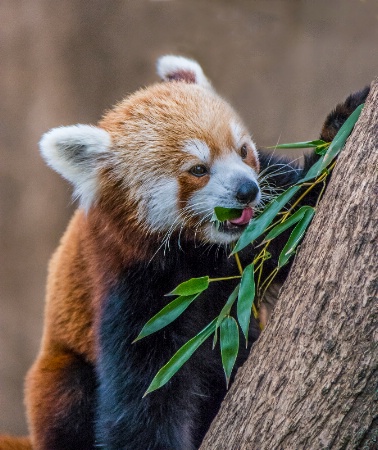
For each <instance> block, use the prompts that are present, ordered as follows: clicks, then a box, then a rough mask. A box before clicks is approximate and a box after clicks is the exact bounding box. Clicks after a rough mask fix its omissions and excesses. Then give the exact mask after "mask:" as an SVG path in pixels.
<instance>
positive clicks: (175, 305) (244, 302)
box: [134, 105, 363, 395]
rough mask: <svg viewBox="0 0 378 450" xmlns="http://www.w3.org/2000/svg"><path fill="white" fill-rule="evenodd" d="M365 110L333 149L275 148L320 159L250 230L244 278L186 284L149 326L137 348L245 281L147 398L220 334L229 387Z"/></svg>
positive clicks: (320, 144)
mask: <svg viewBox="0 0 378 450" xmlns="http://www.w3.org/2000/svg"><path fill="white" fill-rule="evenodd" d="M362 108H363V105H360V106H359V107H358V108H356V110H355V111H354V112H353V113H352V114H351V115H350V116H349V118H348V119H347V120H346V121H345V123H344V124H343V126H342V127H341V128H340V130H339V132H338V133H337V135H336V136H335V138H334V140H333V141H332V142H331V143H327V142H324V141H322V140H315V141H307V142H296V143H291V144H281V145H278V146H276V147H275V148H281V149H287V148H313V149H314V150H315V152H316V153H317V154H318V155H319V159H318V161H317V162H316V163H315V164H314V165H313V166H312V167H311V168H310V169H309V171H308V172H307V173H306V174H305V176H304V177H303V178H302V179H300V180H299V181H298V182H297V183H296V184H295V185H293V186H291V187H290V188H288V189H287V190H286V191H284V192H283V193H282V194H280V195H278V196H277V197H276V198H274V199H273V200H272V201H271V202H270V203H269V204H268V205H267V206H266V208H265V209H264V210H263V212H262V213H261V214H260V215H259V216H258V217H257V218H255V219H253V220H252V221H251V222H250V224H249V225H248V226H247V227H246V229H245V230H244V232H243V233H242V235H241V236H240V238H239V240H238V242H237V243H236V244H235V246H234V249H233V251H232V253H231V254H232V255H234V257H235V259H236V263H237V266H238V269H239V272H240V274H239V275H235V276H231V277H224V278H213V279H212V278H209V277H208V276H204V277H200V278H192V279H190V280H188V281H185V282H184V283H181V284H180V285H179V286H177V287H176V288H175V289H174V290H173V291H172V292H170V293H169V294H167V295H176V296H178V297H177V298H175V299H174V300H173V301H171V302H170V303H168V304H167V305H166V306H165V307H164V308H163V309H162V310H161V311H159V312H158V313H157V314H156V315H155V316H154V317H152V318H151V319H150V320H149V321H148V322H147V323H146V324H145V325H144V327H143V328H142V330H141V332H140V333H139V335H138V337H137V338H136V339H135V341H134V342H137V341H139V340H140V339H142V338H144V337H146V336H149V335H150V334H152V333H155V332H156V331H159V330H161V329H162V328H164V327H166V326H167V325H169V324H170V323H172V322H173V321H174V320H175V319H177V318H178V317H179V316H180V315H181V314H182V313H183V312H184V311H185V310H186V309H187V308H188V306H189V305H190V304H191V303H192V302H194V301H196V300H197V298H198V297H199V296H200V294H201V293H202V292H204V291H205V290H206V289H208V287H209V285H210V283H215V282H218V281H225V280H231V279H240V282H239V284H238V285H237V286H236V288H235V289H234V291H233V292H232V293H231V295H230V296H229V297H228V299H227V301H226V303H225V305H224V306H223V308H222V310H221V311H220V313H219V315H218V316H217V317H215V318H214V319H213V320H212V321H211V322H210V323H209V324H208V325H207V326H206V327H205V328H204V329H203V330H202V331H200V332H199V333H198V334H197V335H196V336H194V337H193V338H192V339H190V340H189V341H188V342H187V343H186V344H184V345H183V346H182V347H181V348H180V349H179V350H178V351H177V352H176V353H175V354H174V355H173V356H172V358H171V359H170V360H169V361H168V362H167V363H166V364H165V365H164V366H163V367H162V368H161V369H160V370H159V371H158V372H157V374H156V375H155V377H154V379H153V380H152V382H151V384H150V386H149V387H148V389H147V391H146V393H145V394H144V395H147V394H148V393H150V392H152V391H154V390H156V389H159V388H161V387H162V386H164V385H165V384H166V383H167V382H168V381H169V380H170V379H171V378H172V376H173V375H174V374H175V373H176V372H177V371H178V370H179V369H180V368H181V367H182V366H183V364H185V362H186V361H187V360H188V359H189V358H190V357H191V356H192V355H193V353H194V352H195V351H196V350H197V349H198V348H199V346H200V345H202V344H203V343H204V342H205V341H206V340H207V339H208V338H209V337H210V336H211V335H213V334H214V337H213V347H215V345H216V343H217V340H218V329H220V333H219V335H220V350H221V357H222V364H223V369H224V372H225V377H226V383H227V386H228V383H229V380H230V377H231V373H232V370H233V367H234V364H235V361H236V358H237V355H238V352H239V334H240V331H239V330H241V331H242V333H243V335H244V338H245V343H246V345H247V343H248V330H249V323H250V319H251V314H253V315H254V317H255V318H256V319H257V318H258V305H257V306H256V305H255V296H256V293H257V294H258V297H259V298H260V299H261V298H263V297H264V294H265V292H266V290H267V289H268V287H269V286H270V284H271V283H272V281H273V280H274V278H275V276H276V275H277V273H278V272H279V270H280V269H281V268H282V267H283V266H285V265H286V264H287V263H288V262H289V260H290V259H291V258H292V256H293V255H294V254H295V251H296V249H297V247H298V244H299V242H300V241H301V239H302V238H303V236H304V234H305V232H306V230H307V228H308V226H309V224H310V223H311V220H312V218H313V216H314V214H315V211H316V207H317V205H318V203H319V200H320V198H321V196H322V194H323V192H324V189H325V186H326V180H327V178H328V177H329V175H330V173H331V172H332V170H333V168H334V166H335V164H336V162H335V161H334V160H335V158H336V157H337V155H338V154H339V153H340V151H341V150H342V148H343V147H344V145H345V142H346V140H347V138H348V136H349V135H350V133H351V131H352V129H353V127H354V125H355V123H356V121H357V119H358V117H359V115H360V113H361V110H362ZM319 184H323V186H322V188H321V190H320V192H319V195H318V199H317V202H316V205H315V207H311V206H302V207H300V208H299V209H297V207H298V205H299V204H300V203H301V202H302V201H303V200H304V199H305V198H306V196H307V195H308V194H309V193H310V192H311V191H312V190H313V189H314V187H315V186H317V185H319ZM301 190H303V193H302V194H300V195H299V197H298V198H297V199H296V200H295V201H294V202H293V204H291V205H290V204H289V202H290V201H291V200H292V199H293V197H294V196H295V195H296V194H297V193H299V191H301ZM288 204H289V207H288V209H287V211H285V212H282V210H283V209H284V208H285V207H286V206H287V205H288ZM240 213H241V210H237V209H227V208H222V207H216V208H215V210H214V216H213V219H214V220H217V221H219V222H223V221H225V220H229V219H231V220H232V219H235V218H237V217H239V216H240ZM291 227H294V228H293V230H292V232H291V234H290V236H289V238H288V240H287V242H286V244H285V245H284V247H283V249H282V251H281V253H280V255H279V258H278V266H277V267H276V268H275V269H274V270H273V271H272V272H271V273H270V274H269V275H268V276H267V277H266V279H265V280H262V273H263V268H264V263H265V261H267V260H268V259H269V258H270V253H269V246H270V244H271V242H272V241H273V240H274V239H275V238H277V236H279V235H280V234H282V233H283V232H284V231H286V230H288V229H289V228H291ZM263 235H265V237H264V238H263V240H262V242H261V244H260V245H259V247H262V248H261V250H260V252H259V253H258V254H257V256H255V258H254V259H253V261H251V263H250V264H248V265H247V266H246V267H245V268H243V267H242V265H241V262H240V259H239V256H238V252H239V251H240V250H242V249H243V248H245V247H246V246H248V245H250V244H251V243H252V242H254V241H255V240H256V239H258V238H261V237H262V236H263ZM236 301H237V304H236V312H237V314H236V315H237V320H236V319H235V318H234V317H232V315H231V309H232V306H233V305H234V303H235V302H236Z"/></svg>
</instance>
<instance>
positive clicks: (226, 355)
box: [220, 316, 239, 388]
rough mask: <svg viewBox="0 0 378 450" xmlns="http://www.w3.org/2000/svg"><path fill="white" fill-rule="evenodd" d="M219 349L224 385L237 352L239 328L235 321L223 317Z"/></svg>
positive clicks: (229, 317) (227, 380) (228, 377)
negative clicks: (224, 376) (224, 379)
mask: <svg viewBox="0 0 378 450" xmlns="http://www.w3.org/2000/svg"><path fill="white" fill-rule="evenodd" d="M220 348H221V355H222V365H223V370H224V373H225V375H226V383H227V388H228V383H229V381H230V377H231V373H232V369H233V367H234V365H235V361H236V357H237V355H238V351H239V327H238V324H237V322H236V320H235V319H234V318H233V317H231V316H228V317H225V318H224V320H223V321H222V323H221V326H220Z"/></svg>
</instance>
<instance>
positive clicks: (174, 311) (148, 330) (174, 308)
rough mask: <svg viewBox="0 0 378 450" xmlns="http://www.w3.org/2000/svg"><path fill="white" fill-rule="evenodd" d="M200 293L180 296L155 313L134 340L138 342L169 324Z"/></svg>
mask: <svg viewBox="0 0 378 450" xmlns="http://www.w3.org/2000/svg"><path fill="white" fill-rule="evenodd" d="M199 295H200V294H192V295H187V296H180V297H178V298H176V299H175V300H173V301H172V302H170V303H168V305H166V306H164V308H163V309H161V310H160V311H159V312H158V313H157V314H155V315H154V316H153V317H152V318H151V319H150V320H149V321H148V322H147V323H146V324H145V325H144V327H143V328H142V331H141V332H140V333H139V335H138V337H137V338H136V339H135V340H134V341H133V343H134V342H137V341H139V340H140V339H143V338H144V337H146V336H149V335H150V334H152V333H156V331H159V330H161V329H162V328H164V327H166V326H167V325H169V324H170V323H171V322H173V321H174V320H176V319H177V317H179V316H180V314H182V313H183V312H184V311H185V310H186V308H187V307H188V306H189V305H190V304H191V303H192V302H193V300H195V299H196V298H197V297H198V296H199Z"/></svg>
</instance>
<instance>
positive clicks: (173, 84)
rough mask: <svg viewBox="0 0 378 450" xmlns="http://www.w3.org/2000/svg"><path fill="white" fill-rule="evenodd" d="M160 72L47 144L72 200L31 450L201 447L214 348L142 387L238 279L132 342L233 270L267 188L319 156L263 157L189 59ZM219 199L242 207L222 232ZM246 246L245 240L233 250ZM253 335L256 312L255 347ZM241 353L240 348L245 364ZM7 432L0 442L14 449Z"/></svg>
mask: <svg viewBox="0 0 378 450" xmlns="http://www.w3.org/2000/svg"><path fill="white" fill-rule="evenodd" d="M158 74H159V75H160V77H161V78H162V80H163V81H164V82H163V83H158V84H155V85H153V86H150V87H147V88H145V89H142V90H140V91H138V92H136V93H135V94H133V95H131V96H130V97H128V98H126V99H125V100H124V101H122V102H121V103H119V104H117V105H116V106H115V107H114V108H113V109H112V110H110V111H109V112H107V113H106V114H105V115H104V117H103V118H102V120H101V121H100V122H99V124H98V127H94V126H88V125H75V126H71V127H61V128H56V129H53V130H51V131H49V132H48V133H46V134H45V135H44V136H43V137H42V139H41V142H40V147H41V153H42V155H43V157H44V158H45V160H46V161H47V163H48V164H49V165H50V166H51V167H52V168H53V169H55V170H56V171H57V172H58V173H60V174H61V175H62V176H63V177H65V178H66V179H67V180H68V181H70V182H71V183H72V184H73V186H74V196H75V197H76V198H77V199H78V200H79V202H80V207H79V208H78V210H77V211H76V213H75V214H74V216H73V218H72V220H71V222H70V224H69V226H68V229H67V231H66V233H65V235H64V236H63V238H62V240H61V242H60V245H59V248H58V249H57V251H56V253H55V254H54V256H53V258H52V260H51V262H50V266H49V277H48V283H47V300H46V313H45V328H44V334H43V339H42V344H41V349H40V352H39V355H38V357H37V360H36V361H35V363H34V364H33V366H32V368H31V369H30V371H29V373H28V375H27V379H26V389H25V392H26V400H25V402H26V408H27V416H28V423H29V429H30V448H33V449H34V450H71V449H72V450H90V449H95V448H104V449H107V450H113V449H114V450H116V449H117V450H120V449H123V450H124V449H130V450H194V449H196V448H198V447H199V445H200V443H201V441H202V438H203V436H204V434H205V432H206V430H207V429H208V427H209V425H210V423H211V420H212V419H213V417H214V416H215V414H216V412H217V410H218V408H219V406H220V402H221V401H222V399H223V397H224V395H225V391H226V389H225V383H224V374H223V370H222V364H221V360H220V356H219V354H218V352H216V351H212V349H211V344H210V343H205V344H204V345H203V346H202V347H201V348H200V349H199V350H198V351H197V352H196V353H195V354H194V356H193V357H192V358H191V359H190V360H189V361H188V362H187V363H186V364H185V365H184V366H183V368H182V369H181V370H180V371H179V372H178V373H177V374H176V376H175V377H173V378H172V379H171V380H170V381H169V382H168V383H167V384H166V385H165V386H164V387H162V388H161V389H159V390H158V391H155V392H153V393H151V394H149V395H148V396H146V397H144V398H142V397H143V394H144V392H145V391H146V389H147V387H148V385H149V383H150V382H151V380H152V378H153V376H154V374H155V373H156V371H157V370H158V369H159V368H160V367H161V366H162V365H163V364H165V363H166V362H167V360H168V359H169V358H170V357H171V356H172V355H173V353H174V352H175V351H176V350H177V349H178V348H179V347H181V346H182V345H183V344H184V343H185V342H186V341H187V340H189V339H190V338H191V337H193V336H194V335H195V334H196V333H198V332H199V331H200V330H201V329H202V328H203V327H204V326H205V325H207V324H208V323H209V322H210V321H211V320H212V319H214V317H216V316H217V315H218V314H219V312H220V309H221V308H222V306H223V305H224V303H225V300H226V299H227V297H228V295H229V294H230V292H231V291H232V290H233V289H234V287H235V285H233V284H232V283H229V282H228V283H224V282H221V283H213V284H212V285H211V287H210V288H209V289H208V290H207V291H206V292H205V293H204V294H203V295H201V297H200V298H199V299H197V300H196V301H195V302H194V303H193V304H192V305H191V306H190V307H189V309H188V311H186V313H185V314H183V315H182V316H181V317H180V318H179V319H177V320H176V321H175V322H173V323H172V324H171V325H169V326H168V327H167V328H165V329H164V330H162V331H160V332H158V333H155V334H153V335H151V336H148V337H146V338H145V339H143V340H141V341H138V342H136V343H134V344H132V342H133V340H134V339H135V338H136V336H137V335H138V333H139V332H140V330H141V328H142V326H143V325H144V324H145V323H146V322H147V320H148V319H149V318H151V317H152V316H153V315H154V314H155V313H156V312H157V311H159V310H160V309H161V308H162V307H163V306H164V305H165V304H166V303H167V301H168V300H167V298H166V297H165V294H166V293H168V292H170V291H171V290H172V289H173V288H174V287H176V286H177V285H178V284H179V283H181V282H183V281H185V280H188V279H189V278H193V277H199V276H203V275H209V276H210V277H213V278H215V277H224V276H229V275H235V274H237V273H238V271H237V266H236V264H235V262H234V261H233V260H232V259H229V258H228V255H229V244H231V243H232V242H235V241H236V240H237V239H238V237H239V236H240V235H241V233H242V231H243V230H244V228H245V227H246V225H247V224H248V223H249V222H250V220H253V216H254V214H255V210H256V208H259V205H260V204H261V202H263V201H264V200H265V201H266V200H267V198H266V196H267V194H266V191H264V183H268V181H267V179H268V178H269V180H270V181H269V189H271V188H272V186H273V187H277V188H279V187H280V186H288V185H290V184H292V183H295V182H296V181H297V180H298V179H299V178H300V177H301V176H302V175H303V172H305V171H306V170H307V169H308V168H309V166H311V162H312V159H313V158H314V156H313V157H312V159H311V158H309V159H308V160H307V161H306V163H305V167H304V168H300V167H297V166H296V165H295V164H290V163H289V162H287V161H281V160H277V159H274V158H273V159H272V158H270V157H269V158H268V157H266V156H264V155H260V156H259V154H258V152H257V149H256V146H255V144H254V142H253V140H252V139H251V137H250V134H249V133H248V131H247V129H246V127H245V126H244V124H243V122H242V121H241V119H240V118H239V116H238V115H237V114H236V113H235V112H234V110H233V109H232V108H231V107H230V106H229V105H228V103H227V102H225V101H224V100H223V99H221V98H220V97H219V96H218V95H217V94H216V93H215V91H214V90H213V88H212V86H211V84H210V82H209V81H208V80H207V78H206V77H205V75H204V73H203V71H202V69H201V67H200V66H199V65H198V64H197V63H196V62H195V61H192V60H188V59H186V58H182V57H175V56H165V57H162V58H161V59H160V60H159V61H158ZM281 164H284V170H282V171H281V170H280V169H279V168H280V165H281ZM260 166H262V167H260ZM261 168H262V169H263V170H260V169H261ZM216 206H223V207H228V208H239V209H242V214H241V217H240V218H239V219H236V220H232V221H228V222H225V223H224V224H222V225H221V226H219V227H216V226H215V224H214V222H212V220H211V218H212V215H213V210H214V207H216ZM278 247H279V244H278ZM279 251H280V249H279V248H277V254H276V255H275V254H274V252H273V254H272V264H274V263H275V258H277V256H278V254H279ZM252 257H253V249H246V250H245V251H244V252H242V254H241V258H242V259H243V258H244V259H245V260H246V261H248V262H250V261H251V258H252ZM267 270H269V268H267ZM280 277H281V278H279V279H278V281H279V282H282V281H283V278H284V277H285V272H283V273H282V275H280ZM258 334H259V328H258V325H257V323H256V322H255V321H254V320H252V321H251V327H250V336H249V342H250V344H251V343H252V342H254V341H255V340H256V339H257V337H258ZM247 354H248V349H242V351H241V354H240V355H239V357H238V362H237V365H238V366H240V365H241V364H242V362H243V361H244V360H245V358H246V357H247ZM3 442H4V444H2V441H1V440H0V448H1V449H3V450H6V449H8V450H9V449H11V448H12V447H10V446H9V447H7V446H6V445H12V443H11V441H9V442H10V444H9V442H8V441H6V440H5V438H4V440H3ZM21 444H23V443H22V442H21V441H20V443H19V445H18V444H16V441H15V446H14V447H13V448H15V449H20V450H21V449H22V448H25V447H21ZM26 448H27V447H26Z"/></svg>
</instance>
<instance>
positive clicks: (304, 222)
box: [278, 208, 315, 267]
mask: <svg viewBox="0 0 378 450" xmlns="http://www.w3.org/2000/svg"><path fill="white" fill-rule="evenodd" d="M314 214H315V209H314V208H310V209H308V210H307V211H306V212H305V214H304V216H303V217H302V219H301V220H300V222H298V224H297V225H296V227H295V228H294V230H293V231H292V233H291V234H290V237H289V239H288V241H287V242H286V244H285V247H284V248H283V249H282V252H281V254H280V256H279V258H278V267H282V266H284V265H285V264H286V263H287V262H288V261H289V259H290V257H291V255H292V254H293V253H294V252H295V249H296V248H297V245H298V244H299V242H300V240H301V239H302V237H303V235H304V233H305V231H306V229H307V227H308V226H309V224H310V222H311V219H312V217H313V216H314Z"/></svg>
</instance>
